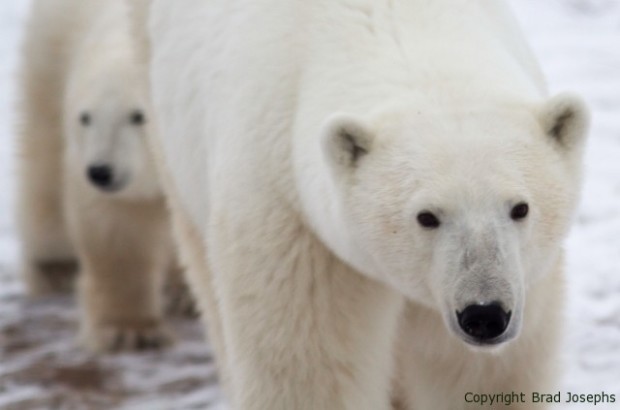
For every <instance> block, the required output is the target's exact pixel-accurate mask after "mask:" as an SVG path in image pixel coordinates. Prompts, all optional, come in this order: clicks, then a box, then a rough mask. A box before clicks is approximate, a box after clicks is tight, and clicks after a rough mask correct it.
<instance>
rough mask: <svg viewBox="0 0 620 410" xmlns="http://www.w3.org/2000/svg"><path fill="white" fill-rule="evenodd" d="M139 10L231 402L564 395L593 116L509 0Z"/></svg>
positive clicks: (387, 403) (221, 2)
mask: <svg viewBox="0 0 620 410" xmlns="http://www.w3.org/2000/svg"><path fill="white" fill-rule="evenodd" d="M132 4H133V5H134V6H135V8H136V9H135V10H134V13H133V14H134V16H136V17H135V20H136V21H135V24H134V26H135V27H137V28H136V29H135V32H136V33H137V34H136V35H135V37H136V39H137V41H139V42H140V44H141V45H140V47H141V49H142V50H147V52H144V53H143V54H144V55H145V56H146V58H147V61H145V63H146V64H147V67H148V70H149V73H150V89H151V101H152V103H153V108H154V113H155V118H156V127H155V130H154V131H155V138H154V139H153V142H154V147H153V148H154V150H155V152H156V157H157V163H158V166H159V167H160V169H161V170H162V173H163V175H164V177H163V181H164V190H165V191H166V194H167V196H168V197H169V199H170V203H171V207H172V213H173V224H174V225H175V231H176V237H177V240H178V242H179V246H180V248H181V251H182V252H183V253H185V255H186V257H185V259H186V262H188V263H189V264H190V265H191V268H190V270H189V274H190V281H191V283H192V286H193V288H194V290H195V292H196V294H197V295H198V299H199V303H200V304H201V306H202V308H203V310H204V311H205V313H206V315H205V317H206V320H207V324H208V326H209V335H210V337H211V339H212V340H213V341H214V344H215V351H216V354H217V359H218V363H219V368H220V370H221V373H222V374H223V376H224V377H223V378H224V385H225V390H226V393H227V395H228V398H229V400H230V402H231V404H232V408H235V409H244V410H247V409H257V410H258V409H283V410H284V409H287V410H290V409H356V410H359V409H368V410H381V409H390V408H397V409H407V410H428V409H440V410H459V409H467V408H478V406H479V404H477V403H469V401H470V399H471V397H470V396H468V395H467V393H468V392H471V393H486V394H491V393H503V392H506V391H517V392H523V393H524V394H527V392H529V391H532V390H537V391H545V389H546V388H547V387H549V386H551V385H553V382H554V368H555V367H556V363H557V360H556V358H555V354H556V353H557V350H558V347H557V346H558V339H559V338H560V335H561V311H562V303H563V302H562V301H563V275H562V260H563V256H562V241H563V239H564V237H565V235H566V233H567V230H568V229H569V225H570V221H571V218H572V215H573V213H574V210H575V207H576V203H577V201H578V193H579V188H580V175H581V161H582V159H581V157H582V151H583V145H584V141H585V136H586V129H587V123H588V114H587V110H586V108H585V107H584V104H583V103H582V102H581V100H580V99H579V98H578V97H576V96H573V95H571V94H560V95H556V96H552V97H550V96H549V95H548V91H547V89H546V85H545V81H544V79H543V76H542V74H541V72H540V69H539V67H538V64H537V62H536V60H535V58H534V57H533V55H532V53H531V51H530V50H529V48H528V46H527V44H526V42H525V40H524V37H523V35H522V33H521V32H520V30H519V28H518V25H517V24H516V22H515V21H514V19H513V17H512V15H511V12H510V10H509V9H508V8H507V6H506V5H505V4H504V3H503V2H502V1H499V0H497V1H487V0H475V1H471V0H435V1H432V2H430V1H419V0H382V1H376V0H337V1H334V0H317V1H313V2H301V1H293V0H260V1H244V0H235V1H230V0H213V1H209V2H200V1H197V0H196V1H185V2H170V1H168V0H152V1H144V0H142V1H139V2H138V1H136V2H132ZM144 16H146V17H144ZM141 17H142V19H141ZM145 33H146V34H145ZM467 397H470V399H468V398H467ZM472 406H473V407H472ZM511 408H513V409H529V408H531V404H530V403H529V402H525V403H514V404H513V406H512V407H511Z"/></svg>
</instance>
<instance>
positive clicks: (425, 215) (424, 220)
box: [418, 211, 441, 229]
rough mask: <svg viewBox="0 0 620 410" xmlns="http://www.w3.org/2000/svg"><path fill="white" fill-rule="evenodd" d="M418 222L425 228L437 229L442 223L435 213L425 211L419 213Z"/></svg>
mask: <svg viewBox="0 0 620 410" xmlns="http://www.w3.org/2000/svg"><path fill="white" fill-rule="evenodd" d="M418 223H419V224H420V225H422V226H423V227H425V228H429V229H435V228H438V227H439V225H441V223H440V222H439V218H437V217H436V216H435V215H434V214H433V213H431V212H428V211H424V212H420V213H419V214H418Z"/></svg>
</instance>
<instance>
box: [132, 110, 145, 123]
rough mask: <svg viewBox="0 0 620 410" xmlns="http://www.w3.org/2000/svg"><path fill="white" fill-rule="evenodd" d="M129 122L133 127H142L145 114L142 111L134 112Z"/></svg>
mask: <svg viewBox="0 0 620 410" xmlns="http://www.w3.org/2000/svg"><path fill="white" fill-rule="evenodd" d="M129 121H131V123H132V124H133V125H142V124H144V114H143V113H142V111H134V112H132V113H131V116H130V117H129Z"/></svg>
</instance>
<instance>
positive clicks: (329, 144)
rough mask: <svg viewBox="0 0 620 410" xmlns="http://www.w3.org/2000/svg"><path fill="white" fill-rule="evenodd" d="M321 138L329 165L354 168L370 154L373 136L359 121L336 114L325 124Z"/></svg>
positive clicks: (348, 116)
mask: <svg viewBox="0 0 620 410" xmlns="http://www.w3.org/2000/svg"><path fill="white" fill-rule="evenodd" d="M322 138H323V139H322V145H323V153H324V155H325V156H326V158H327V160H328V162H329V163H330V165H332V166H334V167H338V168H355V167H356V166H357V165H358V163H359V162H360V161H361V160H362V158H363V157H364V156H366V155H368V153H369V152H370V150H371V148H372V142H373V140H374V135H373V133H372V132H371V131H370V129H369V127H368V126H367V125H366V124H365V123H364V121H362V120H361V119H359V118H356V117H354V116H352V115H347V114H336V115H333V116H332V117H330V118H329V119H328V120H327V121H326V122H325V125H324V127H323V136H322Z"/></svg>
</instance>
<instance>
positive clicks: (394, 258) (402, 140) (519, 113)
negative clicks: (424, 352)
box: [322, 94, 588, 347]
mask: <svg viewBox="0 0 620 410" xmlns="http://www.w3.org/2000/svg"><path fill="white" fill-rule="evenodd" d="M587 117H588V115H587V112H586V109H585V108H584V106H583V104H582V103H581V101H580V100H579V99H578V98H576V97H574V96H571V95H568V94H564V95H559V96H556V97H555V98H552V99H551V100H550V101H548V102H546V103H545V104H543V105H542V106H538V107H534V108H531V107H524V106H523V107H514V106H505V107H501V106H498V105H494V106H481V107H477V108H476V107H467V108H466V109H459V108H455V107H443V108H442V109H437V108H436V107H435V108H432V107H414V108H412V107H404V108H402V109H391V110H389V113H387V114H386V112H382V113H377V114H376V115H372V116H371V117H370V118H357V117H355V116H350V115H342V114H337V115H334V116H333V117H331V118H330V119H329V120H327V122H326V124H325V125H324V128H323V131H322V133H323V140H322V146H323V149H322V152H323V157H324V159H325V162H326V165H327V166H328V169H329V172H328V178H329V179H330V180H331V182H332V183H331V187H332V189H333V190H334V197H335V198H336V199H335V202H334V203H333V204H332V205H331V206H332V207H333V209H335V211H334V212H335V214H336V215H338V218H339V219H340V220H341V221H342V224H343V229H341V230H344V231H345V232H346V234H345V235H340V236H339V237H338V238H333V239H329V238H327V242H331V243H330V246H332V248H334V249H335V250H336V252H337V253H339V254H340V256H341V257H342V258H343V259H345V260H346V261H347V262H348V263H350V264H351V265H353V266H355V267H356V268H357V269H358V270H360V271H361V272H364V273H365V274H367V275H369V276H371V277H373V278H376V279H379V280H381V281H382V282H384V283H387V284H388V285H390V286H391V287H393V288H395V289H397V290H398V291H399V292H401V293H403V294H404V295H406V296H407V297H408V298H409V299H410V300H413V301H416V302H418V303H422V304H424V305H426V306H429V307H432V308H433V309H436V310H439V311H440V313H441V314H442V316H443V318H444V321H445V323H446V325H447V326H448V328H449V329H450V330H451V332H452V333H453V334H454V335H457V336H458V337H459V338H461V339H462V340H463V341H465V342H466V343H468V344H469V345H473V346H478V347H483V346H487V347H490V346H498V345H500V344H502V343H504V342H507V341H509V340H511V339H514V338H515V337H516V336H517V335H518V334H519V331H520V328H521V321H522V317H523V309H524V301H525V298H526V296H527V291H528V288H529V287H530V286H535V283H536V281H537V279H539V278H540V277H542V276H543V275H545V274H546V273H548V272H549V271H550V270H551V269H552V268H553V264H554V263H556V261H557V256H558V254H559V252H560V244H561V242H562V238H563V237H564V235H565V234H566V232H567V230H568V225H569V222H570V219H571V215H572V213H573V211H574V210H573V207H574V204H575V203H576V198H575V196H576V192H578V187H579V180H580V165H579V164H580V157H581V152H582V147H583V141H584V139H585V135H586V125H587ZM322 236H325V235H322ZM328 236H329V235H328Z"/></svg>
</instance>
